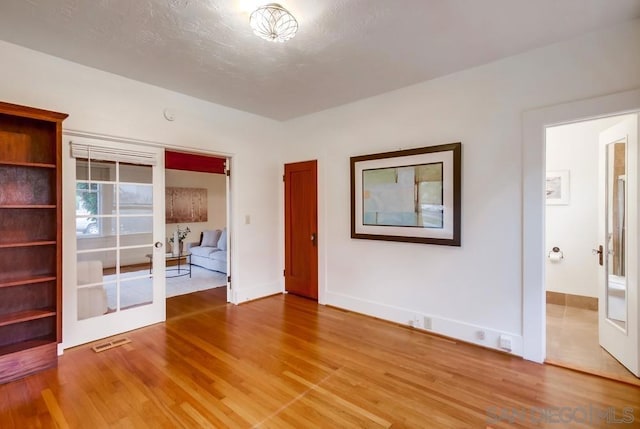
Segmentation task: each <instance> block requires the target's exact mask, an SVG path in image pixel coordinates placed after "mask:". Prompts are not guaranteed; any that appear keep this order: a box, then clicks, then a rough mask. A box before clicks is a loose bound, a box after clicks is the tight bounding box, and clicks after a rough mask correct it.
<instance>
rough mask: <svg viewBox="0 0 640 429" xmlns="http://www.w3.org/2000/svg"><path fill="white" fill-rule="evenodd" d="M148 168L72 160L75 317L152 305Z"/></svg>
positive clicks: (150, 172) (151, 191)
mask: <svg viewBox="0 0 640 429" xmlns="http://www.w3.org/2000/svg"><path fill="white" fill-rule="evenodd" d="M152 168H153V167H151V166H147V165H132V164H124V163H120V162H117V161H116V162H111V161H100V162H95V161H93V162H92V161H90V160H87V159H78V160H76V236H77V264H78V277H77V282H78V284H77V287H78V300H77V304H78V320H83V319H87V318H91V317H98V316H102V315H105V314H108V313H117V312H119V311H124V310H127V309H131V308H135V307H139V306H144V305H150V304H153V301H154V296H153V274H150V273H149V272H150V269H149V265H150V264H152V263H153V257H152V256H153V180H152ZM156 299H157V297H156Z"/></svg>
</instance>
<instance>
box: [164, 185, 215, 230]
mask: <svg viewBox="0 0 640 429" xmlns="http://www.w3.org/2000/svg"><path fill="white" fill-rule="evenodd" d="M206 221H207V190H206V189H204V188H172V187H167V188H166V189H165V222H166V223H187V222H206Z"/></svg>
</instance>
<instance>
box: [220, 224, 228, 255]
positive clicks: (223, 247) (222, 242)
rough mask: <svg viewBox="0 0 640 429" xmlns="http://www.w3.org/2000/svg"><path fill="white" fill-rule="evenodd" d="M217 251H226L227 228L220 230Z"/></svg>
mask: <svg viewBox="0 0 640 429" xmlns="http://www.w3.org/2000/svg"><path fill="white" fill-rule="evenodd" d="M218 249H220V250H227V228H225V229H223V230H222V234H220V239H219V240H218Z"/></svg>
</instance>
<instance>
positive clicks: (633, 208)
mask: <svg viewBox="0 0 640 429" xmlns="http://www.w3.org/2000/svg"><path fill="white" fill-rule="evenodd" d="M639 155H640V154H639V153H638V115H629V117H627V119H625V120H624V121H622V122H621V123H619V124H617V125H615V126H613V127H611V128H609V129H607V130H605V131H603V132H602V133H601V134H600V155H599V159H600V168H599V182H600V185H599V188H600V189H599V214H600V217H599V221H598V223H599V232H598V236H599V243H598V247H597V248H596V249H594V253H595V254H596V255H597V257H598V263H599V265H600V275H599V286H598V313H599V320H598V327H599V339H600V345H601V346H602V347H603V348H604V349H605V350H607V351H608V352H609V353H610V354H611V355H612V356H613V357H615V358H616V359H617V360H618V361H620V363H622V364H623V365H624V366H625V367H626V368H627V369H628V370H629V371H631V372H632V373H633V374H634V375H635V376H636V377H640V359H639V355H640V353H639V347H640V341H639V337H640V332H639V329H640V326H638V325H639V319H638V306H639V304H640V297H639V296H638V281H639V273H638V262H639V261H638V257H639V252H638V246H639V244H640V243H639V242H638V232H639V231H638V220H639V217H638V197H639V190H638V183H639V182H640V178H639V177H638V164H639V163H638V159H639Z"/></svg>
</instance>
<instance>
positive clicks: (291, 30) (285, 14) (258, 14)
mask: <svg viewBox="0 0 640 429" xmlns="http://www.w3.org/2000/svg"><path fill="white" fill-rule="evenodd" d="M249 24H250V25H251V28H253V32H254V33H255V34H256V35H257V36H258V37H261V38H263V39H265V40H269V41H271V42H285V41H287V40H289V39H291V38H292V37H293V36H295V35H296V32H297V31H298V21H296V19H295V18H294V17H293V15H291V14H290V13H289V11H288V10H287V9H285V8H283V7H282V6H280V5H279V4H277V3H269V4H266V5H264V6H260V7H259V8H258V9H256V10H255V11H253V13H252V14H251V17H250V18H249Z"/></svg>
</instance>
